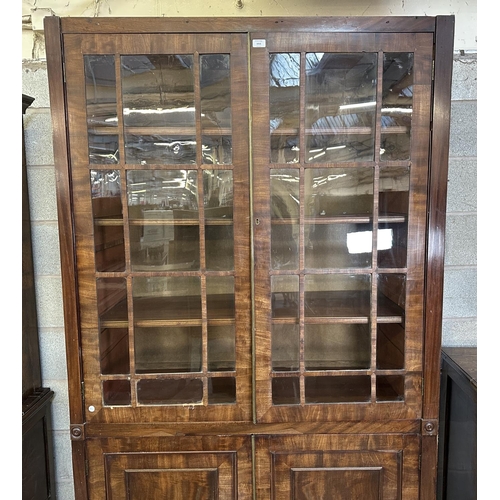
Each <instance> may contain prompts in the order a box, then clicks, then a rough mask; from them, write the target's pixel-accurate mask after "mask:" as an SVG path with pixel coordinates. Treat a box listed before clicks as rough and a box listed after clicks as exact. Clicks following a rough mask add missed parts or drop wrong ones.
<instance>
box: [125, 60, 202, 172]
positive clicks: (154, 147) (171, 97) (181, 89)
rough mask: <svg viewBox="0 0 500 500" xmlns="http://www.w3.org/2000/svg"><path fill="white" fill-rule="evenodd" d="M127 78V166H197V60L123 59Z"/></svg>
mask: <svg viewBox="0 0 500 500" xmlns="http://www.w3.org/2000/svg"><path fill="white" fill-rule="evenodd" d="M121 76H122V96H123V120H124V125H125V161H126V163H140V164H152V163H156V164H187V163H196V129H195V107H194V75H193V56H192V55H174V54H158V55H133V56H121Z"/></svg>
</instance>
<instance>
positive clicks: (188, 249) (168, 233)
mask: <svg viewBox="0 0 500 500" xmlns="http://www.w3.org/2000/svg"><path fill="white" fill-rule="evenodd" d="M127 198H128V205H129V208H128V210H129V224H130V254H131V265H132V269H133V270H135V271H140V270H147V269H148V268H154V269H158V270H182V269H199V267H200V246H199V239H200V230H199V212H198V199H197V173H196V171H195V170H129V171H128V172H127Z"/></svg>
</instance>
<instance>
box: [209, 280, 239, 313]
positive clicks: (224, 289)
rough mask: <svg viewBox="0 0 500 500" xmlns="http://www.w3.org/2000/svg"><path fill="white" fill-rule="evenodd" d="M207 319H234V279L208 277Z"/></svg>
mask: <svg viewBox="0 0 500 500" xmlns="http://www.w3.org/2000/svg"><path fill="white" fill-rule="evenodd" d="M207 317H208V319H209V320H211V319H234V317H235V302H234V277H233V276H220V277H215V276H209V277H207Z"/></svg>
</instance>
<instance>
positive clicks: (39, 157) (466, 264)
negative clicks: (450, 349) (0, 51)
mask: <svg viewBox="0 0 500 500" xmlns="http://www.w3.org/2000/svg"><path fill="white" fill-rule="evenodd" d="M22 72H23V75H22V92H23V94H27V95H29V96H31V97H34V98H35V101H34V102H33V104H32V105H31V107H30V108H28V110H27V112H26V115H25V116H24V118H23V119H24V127H25V137H26V155H27V164H28V186H29V197H30V204H31V208H30V210H31V218H32V235H33V253H34V267H35V279H36V292H37V307H38V314H39V329H40V345H41V359H42V377H43V384H44V386H46V387H50V388H51V389H52V390H53V391H54V392H55V398H54V400H53V404H52V412H53V433H54V448H55V450H54V454H55V474H56V494H57V498H58V500H73V499H74V490H73V478H72V465H71V442H70V434H69V412H68V392H67V373H66V359H65V339H64V318H63V304H62V289H61V268H60V262H59V242H58V226H57V208H56V194H55V168H54V158H53V151H52V129H51V116H50V103H49V97H48V81H47V67H46V63H45V62H44V61H30V60H25V61H24V62H23V65H22ZM476 75H477V58H476V54H475V53H474V54H470V53H467V54H460V53H457V54H456V56H455V58H454V63H453V89H452V113H451V142H450V165H449V186H448V204H447V229H446V248H445V283H444V310H443V345H446V346H474V345H476V344H477V336H476V332H477V327H476V325H477V317H476V314H477V313H476V311H477V308H476V296H477V289H476V275H477V273H476V270H477V268H476V264H477V253H476V241H477V236H476V223H477V196H476V168H477V158H476V156H477V146H476V144H477V142H476V140H477V135H476V123H477V118H476V117H477V113H476V104H477V77H476Z"/></svg>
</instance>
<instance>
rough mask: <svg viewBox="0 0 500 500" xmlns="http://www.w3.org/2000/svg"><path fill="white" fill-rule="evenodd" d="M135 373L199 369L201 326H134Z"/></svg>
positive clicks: (194, 370)
mask: <svg viewBox="0 0 500 500" xmlns="http://www.w3.org/2000/svg"><path fill="white" fill-rule="evenodd" d="M134 346H135V349H134V350H135V371H136V373H182V372H199V371H201V354H202V344H201V326H199V327H159V328H138V327H136V328H135V333H134Z"/></svg>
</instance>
